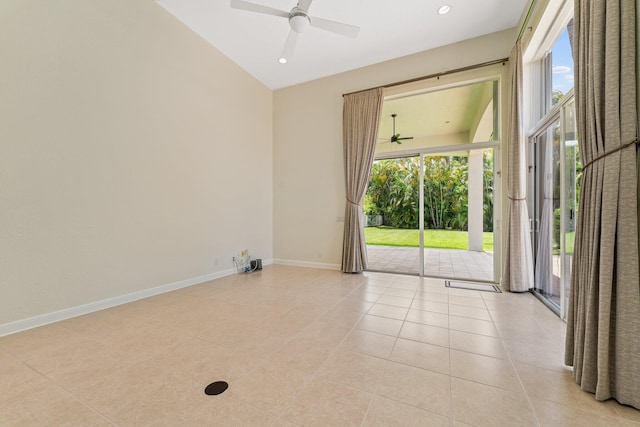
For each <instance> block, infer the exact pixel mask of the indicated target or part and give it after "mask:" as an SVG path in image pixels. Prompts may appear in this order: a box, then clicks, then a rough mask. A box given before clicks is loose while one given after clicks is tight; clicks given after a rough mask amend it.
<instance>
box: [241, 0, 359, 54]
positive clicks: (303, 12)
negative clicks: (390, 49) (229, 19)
mask: <svg viewBox="0 0 640 427" xmlns="http://www.w3.org/2000/svg"><path fill="white" fill-rule="evenodd" d="M312 2H313V0H299V1H298V4H297V5H296V6H294V7H293V9H291V11H289V12H287V11H285V10H280V9H274V8H271V7H269V6H263V5H261V4H255V3H250V2H248V1H244V0H231V7H232V8H234V9H241V10H248V11H250V12H257V13H263V14H265V15H273V16H279V17H281V18H287V19H288V20H289V27H290V28H291V29H290V31H289V36H288V37H287V41H286V42H285V44H284V49H283V51H282V55H281V56H280V58H279V59H278V62H280V63H281V64H286V63H287V61H288V60H289V59H290V58H291V56H292V55H293V51H294V49H295V47H296V42H297V41H298V34H301V33H303V32H305V31H306V30H308V29H309V27H310V26H311V27H316V28H319V29H321V30H325V31H329V32H332V33H336V34H340V35H342V36H347V37H351V38H356V36H357V35H358V32H359V31H360V27H356V26H355V25H349V24H343V23H342V22H336V21H330V20H328V19H322V18H316V17H312V16H309V15H308V14H307V13H308V12H309V8H310V7H311V3H312Z"/></svg>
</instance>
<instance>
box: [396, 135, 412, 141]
mask: <svg viewBox="0 0 640 427" xmlns="http://www.w3.org/2000/svg"><path fill="white" fill-rule="evenodd" d="M404 139H413V137H412V136H405V137H404V138H396V141H402V140H404Z"/></svg>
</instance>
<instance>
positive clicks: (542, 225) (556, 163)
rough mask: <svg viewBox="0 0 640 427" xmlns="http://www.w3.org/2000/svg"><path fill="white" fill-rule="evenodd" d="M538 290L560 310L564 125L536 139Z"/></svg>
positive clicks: (558, 124) (536, 272) (536, 288)
mask: <svg viewBox="0 0 640 427" xmlns="http://www.w3.org/2000/svg"><path fill="white" fill-rule="evenodd" d="M535 143H536V176H535V180H536V195H535V196H536V203H535V205H536V208H535V210H536V229H535V231H536V236H537V239H536V240H537V244H536V265H535V290H536V291H537V292H539V293H540V294H541V295H542V296H543V297H544V298H545V299H547V300H548V301H549V302H551V303H552V304H553V305H554V306H556V307H557V308H558V309H559V308H560V277H561V264H560V259H561V258H560V215H561V212H560V200H561V198H560V196H561V194H560V191H561V190H560V186H559V183H560V121H556V122H554V123H553V124H552V125H551V126H550V127H549V128H548V129H547V131H546V132H544V133H542V134H541V135H540V136H539V137H537V138H536V141H535Z"/></svg>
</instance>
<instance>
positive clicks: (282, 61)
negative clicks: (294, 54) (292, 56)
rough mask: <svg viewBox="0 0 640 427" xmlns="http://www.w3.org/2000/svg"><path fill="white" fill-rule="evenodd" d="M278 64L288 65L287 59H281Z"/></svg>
mask: <svg viewBox="0 0 640 427" xmlns="http://www.w3.org/2000/svg"><path fill="white" fill-rule="evenodd" d="M278 62H279V63H281V64H286V63H287V58H279V59H278Z"/></svg>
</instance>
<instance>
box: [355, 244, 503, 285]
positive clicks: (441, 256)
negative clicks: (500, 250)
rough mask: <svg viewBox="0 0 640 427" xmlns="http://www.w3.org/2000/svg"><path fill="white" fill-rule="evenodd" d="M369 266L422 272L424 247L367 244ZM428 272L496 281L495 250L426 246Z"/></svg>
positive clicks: (373, 268)
mask: <svg viewBox="0 0 640 427" xmlns="http://www.w3.org/2000/svg"><path fill="white" fill-rule="evenodd" d="M367 255H368V260H369V269H371V270H374V271H385V272H391V273H410V274H419V273H420V259H419V256H420V249H419V248H407V247H401V246H378V245H367ZM424 271H425V275H426V276H434V277H450V278H452V277H455V278H457V279H469V280H484V281H493V252H475V251H463V250H458V249H437V248H425V249H424Z"/></svg>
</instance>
